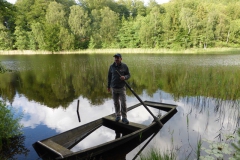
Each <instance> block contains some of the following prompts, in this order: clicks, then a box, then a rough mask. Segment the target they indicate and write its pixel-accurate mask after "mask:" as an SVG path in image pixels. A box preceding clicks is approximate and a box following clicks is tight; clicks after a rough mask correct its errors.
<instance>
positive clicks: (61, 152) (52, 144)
mask: <svg viewBox="0 0 240 160" xmlns="http://www.w3.org/2000/svg"><path fill="white" fill-rule="evenodd" d="M39 143H41V145H44V146H45V147H48V148H49V149H50V150H52V151H55V153H56V154H58V155H60V156H61V157H63V156H64V155H67V154H70V153H73V152H72V151H70V150H69V149H67V148H65V147H63V146H61V145H59V144H58V143H55V142H53V141H52V140H51V139H47V140H45V141H42V142H39Z"/></svg>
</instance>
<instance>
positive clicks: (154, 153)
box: [140, 148, 177, 160]
mask: <svg viewBox="0 0 240 160" xmlns="http://www.w3.org/2000/svg"><path fill="white" fill-rule="evenodd" d="M149 159H151V160H176V159H177V156H176V151H174V150H173V149H171V150H166V151H164V152H160V151H158V150H157V149H155V148H151V149H150V151H149V152H148V153H146V154H140V160H149Z"/></svg>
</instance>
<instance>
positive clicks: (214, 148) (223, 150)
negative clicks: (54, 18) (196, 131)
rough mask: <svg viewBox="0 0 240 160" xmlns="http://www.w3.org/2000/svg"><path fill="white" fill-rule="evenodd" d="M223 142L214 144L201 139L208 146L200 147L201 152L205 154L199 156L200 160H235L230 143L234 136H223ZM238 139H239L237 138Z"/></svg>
mask: <svg viewBox="0 0 240 160" xmlns="http://www.w3.org/2000/svg"><path fill="white" fill-rule="evenodd" d="M224 137H225V140H222V141H221V142H215V141H211V140H207V139H203V141H204V142H205V143H207V144H208V146H207V147H206V148H205V147H201V150H202V151H204V152H205V155H204V156H203V155H201V156H200V159H201V160H215V159H219V160H223V159H225V158H228V159H229V160H235V158H236V157H235V156H234V155H235V151H234V147H232V145H231V144H232V143H231V142H232V141H233V140H234V138H237V137H235V136H234V135H224ZM238 138H239V137H238Z"/></svg>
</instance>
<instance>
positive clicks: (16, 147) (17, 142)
mask: <svg viewBox="0 0 240 160" xmlns="http://www.w3.org/2000/svg"><path fill="white" fill-rule="evenodd" d="M24 141H25V136H23V135H20V136H16V137H14V138H10V139H8V140H7V139H3V140H2V149H1V150H0V159H1V160H9V159H16V160H17V158H14V156H15V155H22V154H23V155H25V157H27V155H28V153H29V150H28V149H27V148H26V147H25V146H24Z"/></svg>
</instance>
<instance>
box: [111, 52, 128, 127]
mask: <svg viewBox="0 0 240 160" xmlns="http://www.w3.org/2000/svg"><path fill="white" fill-rule="evenodd" d="M113 57H114V63H113V64H112V65H110V67H109V71H108V88H107V89H108V92H110V91H112V97H113V102H114V107H115V113H116V119H115V121H116V122H119V121H120V119H121V116H122V122H123V123H125V124H128V123H129V121H128V119H127V105H126V87H125V82H124V80H128V79H129V78H130V72H129V69H128V66H127V65H126V64H125V63H122V55H121V54H119V53H116V54H115V55H114V56H113ZM117 71H118V72H119V73H120V74H121V76H119V74H118V72H117ZM110 88H111V89H110Z"/></svg>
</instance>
